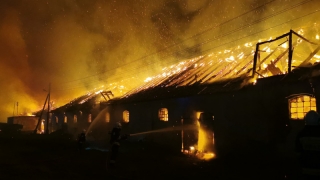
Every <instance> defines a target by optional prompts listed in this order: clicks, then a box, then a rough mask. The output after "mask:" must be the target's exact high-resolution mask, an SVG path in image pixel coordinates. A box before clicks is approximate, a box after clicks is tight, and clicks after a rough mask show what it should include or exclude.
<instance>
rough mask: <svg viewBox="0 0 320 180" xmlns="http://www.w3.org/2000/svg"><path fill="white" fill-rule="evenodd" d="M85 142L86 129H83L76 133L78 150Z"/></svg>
mask: <svg viewBox="0 0 320 180" xmlns="http://www.w3.org/2000/svg"><path fill="white" fill-rule="evenodd" d="M85 142H86V130H85V129H84V130H83V131H82V132H81V133H80V134H79V135H78V150H82V149H83V147H84V144H85Z"/></svg>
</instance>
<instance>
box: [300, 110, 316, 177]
mask: <svg viewBox="0 0 320 180" xmlns="http://www.w3.org/2000/svg"><path fill="white" fill-rule="evenodd" d="M319 118H320V116H319V114H318V113H317V112H315V111H309V112H308V113H307V114H306V116H305V117H304V120H305V127H304V128H303V129H302V131H300V132H299V134H298V135H297V138H296V149H297V152H298V153H299V164H300V166H301V170H302V176H303V178H304V179H320V125H319Z"/></svg>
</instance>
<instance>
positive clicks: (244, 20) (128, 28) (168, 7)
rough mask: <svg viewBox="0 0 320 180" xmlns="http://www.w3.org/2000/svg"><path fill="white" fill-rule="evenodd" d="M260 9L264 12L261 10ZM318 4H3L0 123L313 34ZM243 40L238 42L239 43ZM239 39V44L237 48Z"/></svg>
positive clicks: (289, 0) (267, 0) (231, 0)
mask: <svg viewBox="0 0 320 180" xmlns="http://www.w3.org/2000/svg"><path fill="white" fill-rule="evenodd" d="M262 5H264V6H262ZM319 5H320V1H318V0H313V1H312V0H46V1H45V0H2V1H0V85H1V96H0V101H1V103H2V105H1V107H0V122H6V118H7V117H8V116H12V115H13V114H16V110H15V112H14V111H13V110H14V103H15V102H19V114H20V113H26V112H32V111H36V110H39V109H41V108H42V105H43V103H44V101H45V98H46V93H47V92H45V91H44V89H46V90H48V86H49V83H51V92H52V93H51V99H52V100H53V101H54V102H55V104H56V106H59V105H63V104H65V103H66V102H68V101H70V100H72V99H74V98H76V97H78V96H80V95H83V94H84V93H86V92H87V91H89V90H92V89H94V88H96V87H101V86H102V85H106V84H109V83H112V82H114V81H121V80H122V79H130V84H128V83H127V84H123V85H124V86H126V87H127V89H130V87H134V85H135V84H138V83H141V82H143V80H144V79H145V78H146V77H148V76H149V75H153V74H155V73H157V72H159V71H160V70H161V69H162V68H163V67H164V66H167V65H170V64H172V63H176V62H178V61H180V60H183V59H186V58H191V57H194V56H199V55H201V54H203V53H207V52H208V51H215V50H218V49H219V48H225V47H231V46H235V45H236V44H241V43H242V44H243V43H245V42H247V41H248V39H250V40H252V41H253V42H255V41H257V40H258V39H259V38H266V37H270V36H273V37H275V36H278V35H281V34H282V33H286V32H288V31H289V30H290V28H297V27H300V26H310V27H311V26H312V27H314V28H315V29H316V30H317V27H318V25H317V24H315V23H318V22H317V21H319V20H317V19H319V18H317V17H319V13H318V12H316V10H318V9H319V7H320V6H319ZM250 34H253V35H252V36H249V37H247V38H244V39H241V37H246V36H248V35H250ZM237 39H240V40H238V41H237Z"/></svg>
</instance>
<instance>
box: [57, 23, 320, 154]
mask: <svg viewBox="0 0 320 180" xmlns="http://www.w3.org/2000/svg"><path fill="white" fill-rule="evenodd" d="M304 32H305V30H304V29H299V31H297V32H295V31H290V32H288V33H286V34H283V35H281V36H279V37H277V38H269V39H266V40H259V42H256V43H253V42H248V43H246V44H244V45H242V46H237V47H234V48H232V49H226V50H224V51H220V52H216V53H209V54H206V55H203V56H199V57H196V58H193V59H189V60H186V61H182V62H180V63H178V64H175V65H173V66H171V67H167V68H165V69H163V73H162V74H159V75H156V76H153V77H149V78H147V79H146V81H145V84H143V85H141V86H139V87H137V88H135V89H132V90H131V91H129V92H127V93H126V94H125V95H124V96H122V97H117V98H110V97H109V96H108V97H109V99H107V98H105V101H104V102H101V103H97V97H98V96H97V95H102V96H103V94H101V93H102V92H103V91H98V92H97V93H93V94H88V95H86V96H83V97H81V98H79V99H77V100H76V101H75V102H72V103H70V104H68V105H65V106H63V107H60V108H57V109H55V110H53V111H52V115H53V117H55V119H57V121H56V122H58V123H64V124H68V128H69V131H70V130H71V131H76V129H78V130H79V129H82V128H86V129H88V135H90V134H92V136H94V137H97V136H98V135H97V134H99V133H100V134H101V133H105V132H108V130H109V129H110V128H112V125H113V124H114V123H115V122H119V121H120V122H122V123H123V131H124V133H130V134H137V136H139V137H140V139H144V140H150V141H154V142H157V143H161V144H165V145H166V146H167V147H170V148H172V149H175V150H179V151H180V150H182V151H187V152H188V153H189V152H194V151H198V152H214V153H215V154H217V155H223V154H226V153H228V152H230V151H232V150H234V149H237V150H241V149H246V148H248V147H250V146H251V145H253V144H262V145H265V146H268V147H275V148H279V147H281V148H282V149H283V150H285V151H287V152H292V151H293V149H294V148H293V146H294V143H293V142H294V138H295V136H296V134H297V132H298V131H299V130H300V129H301V128H302V127H303V126H304V121H303V117H304V115H305V114H306V113H307V112H308V111H310V110H315V111H317V110H318V109H319V102H318V101H317V99H318V98H319V96H320V83H319V82H320V81H319V77H320V76H319V75H320V64H319V63H318V62H319V60H320V56H319V55H318V52H319V50H320V48H319V47H320V45H319V43H317V42H318V41H312V40H308V39H307V38H305V37H304V36H303V35H304ZM316 37H318V36H316ZM316 39H317V38H316ZM254 44H255V46H254ZM105 92H109V93H111V91H105ZM104 97H105V96H104ZM109 124H111V126H109ZM70 127H71V129H70ZM160 129H167V131H160ZM97 131H99V133H97ZM150 131H151V132H155V133H142V132H150ZM103 136H104V137H105V138H106V137H107V133H105V134H104V135H103ZM263 147H264V146H263ZM210 156H211V157H213V156H214V154H210Z"/></svg>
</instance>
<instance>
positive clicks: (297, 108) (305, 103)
mask: <svg viewBox="0 0 320 180" xmlns="http://www.w3.org/2000/svg"><path fill="white" fill-rule="evenodd" d="M289 109H290V118H291V119H293V120H303V118H304V116H305V115H306V113H307V112H309V111H310V110H314V111H317V107H316V98H314V97H312V96H308V95H302V96H296V97H293V98H291V99H289Z"/></svg>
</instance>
